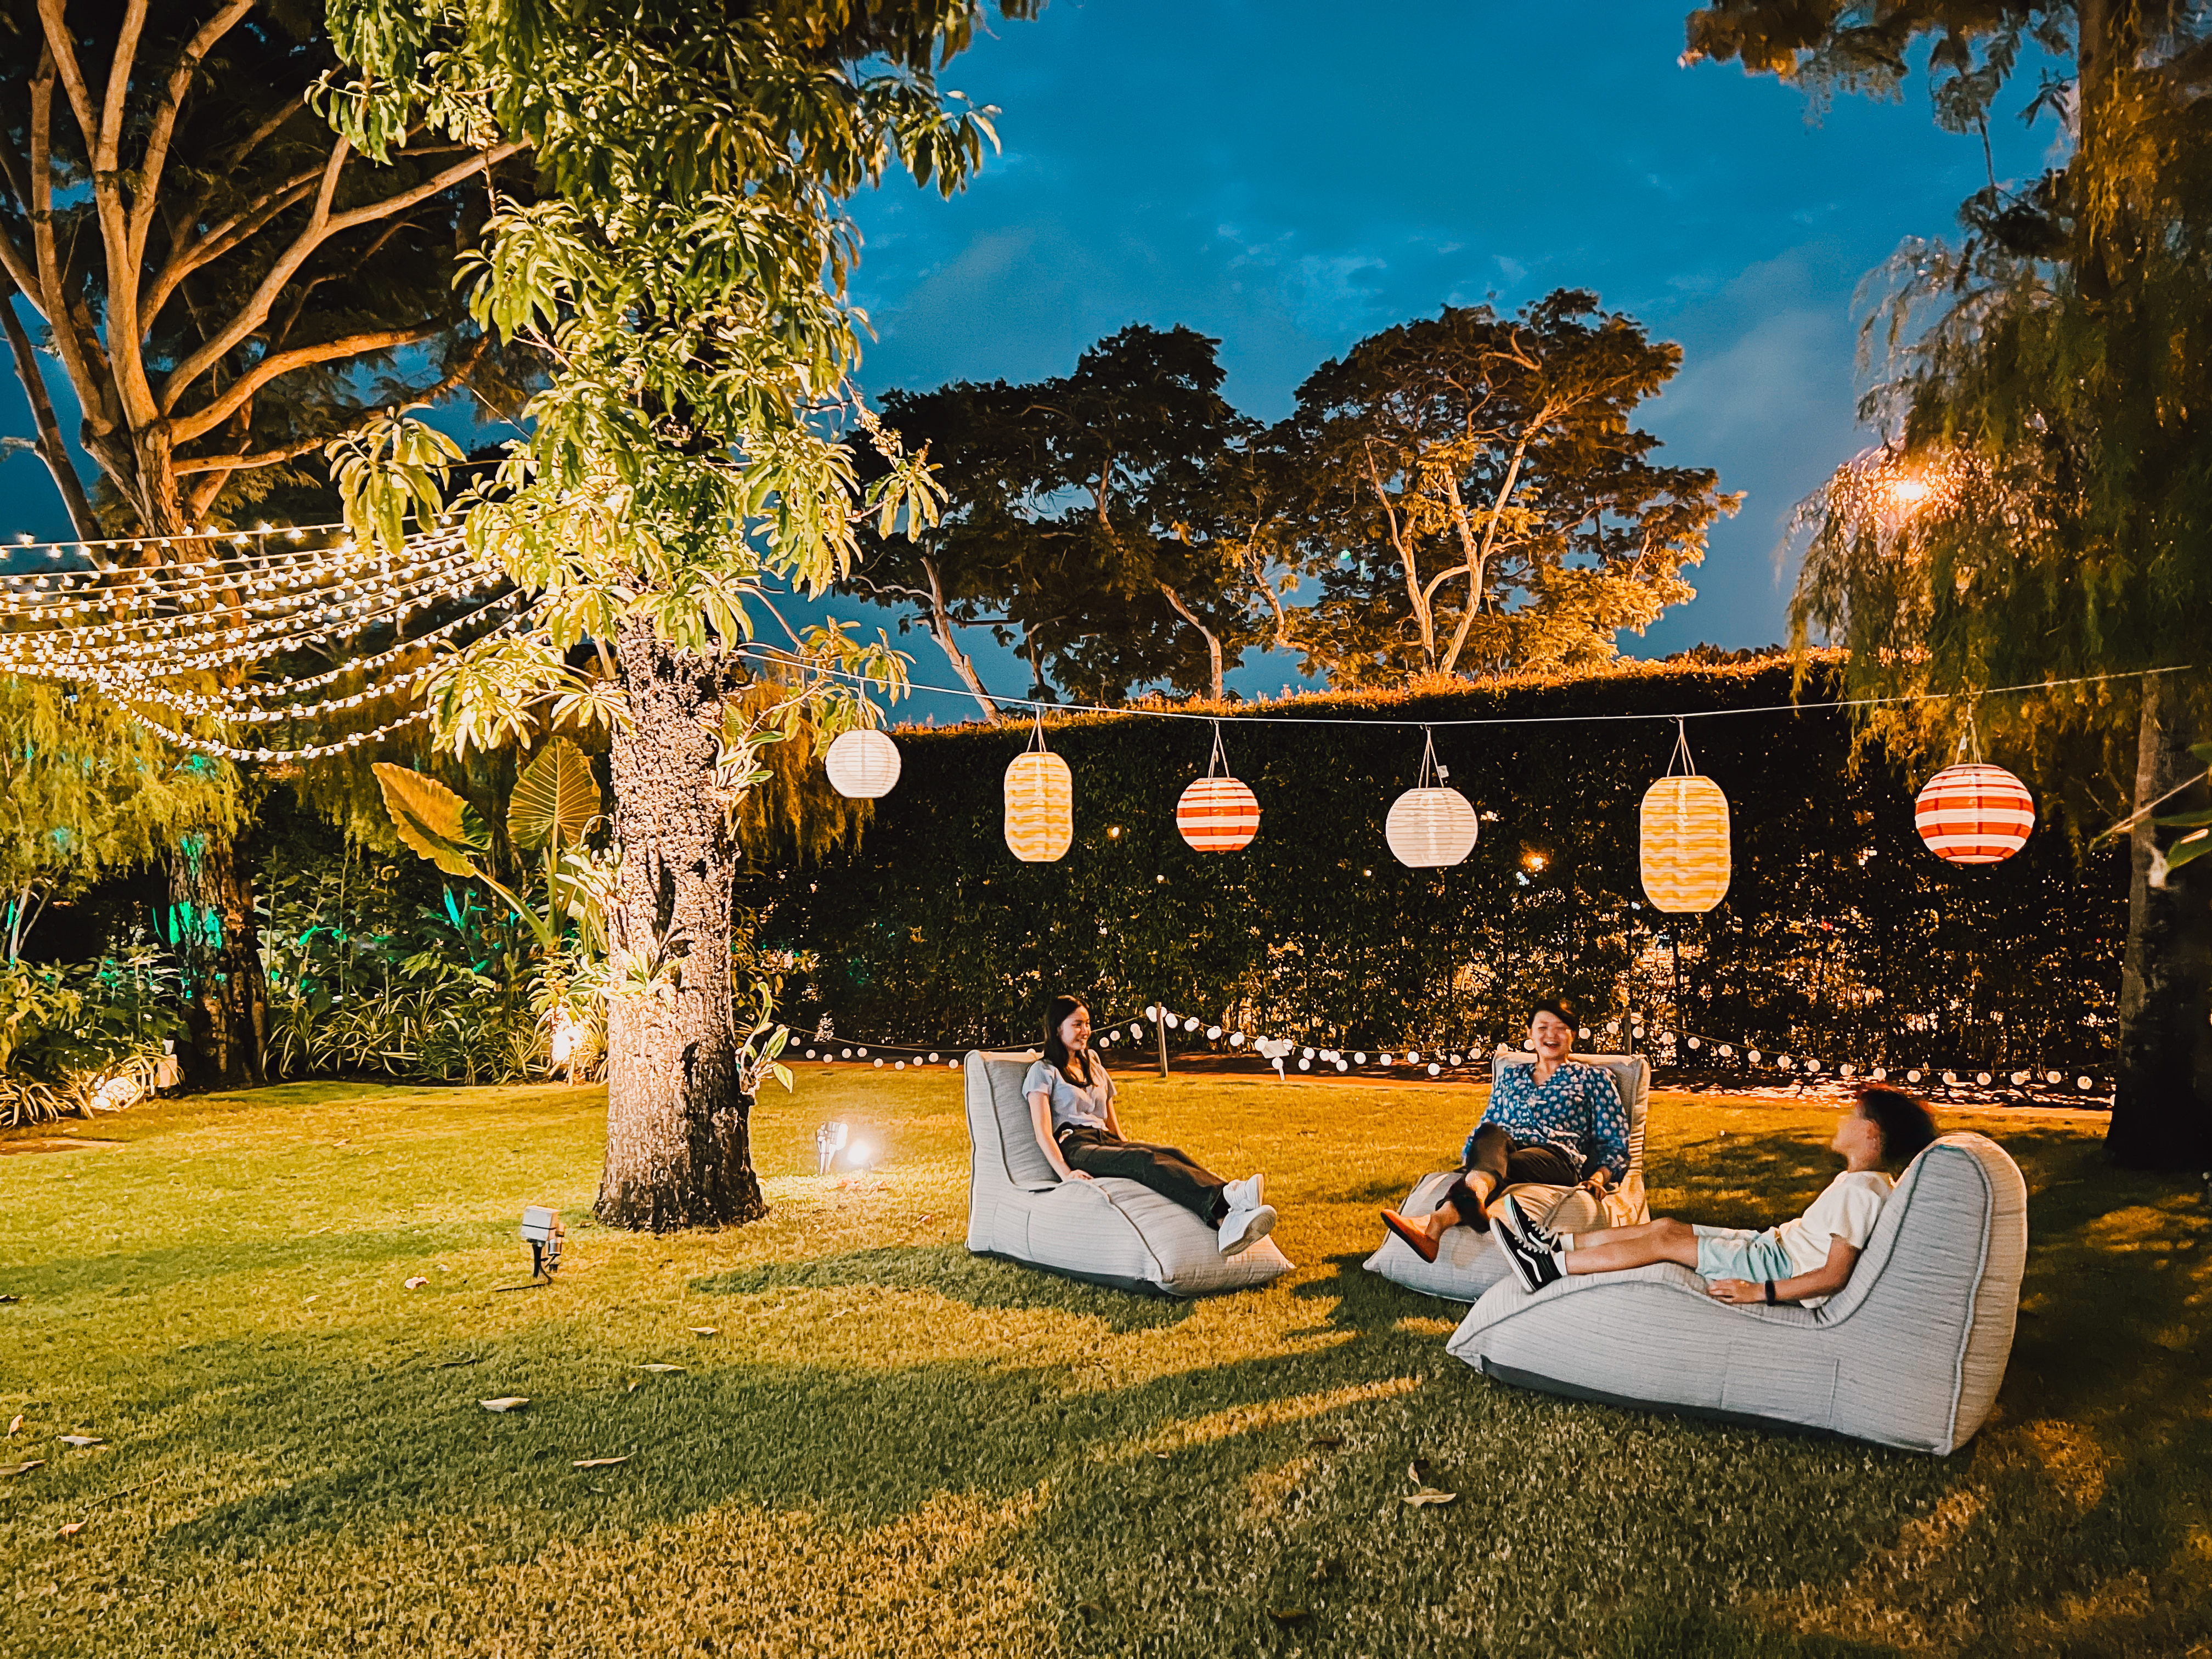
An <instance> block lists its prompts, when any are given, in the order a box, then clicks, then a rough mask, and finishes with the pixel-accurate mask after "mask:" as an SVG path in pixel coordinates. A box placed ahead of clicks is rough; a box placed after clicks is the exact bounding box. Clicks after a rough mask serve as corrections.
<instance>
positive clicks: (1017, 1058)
mask: <svg viewBox="0 0 2212 1659" xmlns="http://www.w3.org/2000/svg"><path fill="white" fill-rule="evenodd" d="M1035 1059H1036V1054H1035V1053H1034V1052H1031V1053H1029V1054H969V1056H968V1058H967V1060H966V1061H965V1062H964V1063H963V1066H962V1067H961V1070H962V1073H963V1075H964V1076H965V1077H966V1079H967V1085H968V1143H969V1158H968V1248H969V1249H971V1250H973V1251H975V1253H976V1254H977V1255H998V1256H1004V1257H1006V1259H1007V1260H1008V1261H1024V1262H1027V1263H1029V1264H1030V1265H1031V1266H1033V1267H1049V1268H1051V1269H1052V1270H1053V1271H1054V1272H1055V1273H1067V1274H1070V1275H1072V1276H1073V1277H1074V1278H1077V1279H1089V1280H1091V1282H1092V1283H1094V1284H1098V1285H1113V1286H1115V1288H1116V1289H1119V1290H1125V1291H1155V1292H1157V1291H1165V1292H1166V1293H1167V1294H1168V1295H1170V1296H1208V1295H1211V1294H1212V1293H1214V1292H1216V1291H1241V1290H1243V1289H1245V1288H1246V1287H1248V1286H1249V1285H1265V1284H1267V1283H1269V1282H1270V1281H1272V1280H1273V1279H1279V1278H1281V1277H1282V1276H1283V1275H1284V1274H1285V1273H1288V1272H1290V1270H1291V1264H1290V1262H1289V1261H1287V1260H1285V1257H1284V1255H1283V1253H1282V1252H1281V1251H1280V1250H1279V1249H1276V1248H1275V1241H1274V1240H1273V1239H1272V1238H1263V1239H1261V1241H1260V1242H1259V1243H1257V1244H1255V1245H1253V1246H1252V1247H1251V1248H1250V1249H1247V1250H1245V1251H1243V1253H1241V1254H1240V1255H1222V1254H1221V1251H1220V1249H1219V1243H1218V1235H1216V1233H1215V1232H1214V1231H1213V1229H1212V1228H1211V1227H1209V1226H1207V1225H1206V1224H1205V1223H1204V1222H1203V1221H1200V1219H1199V1218H1197V1217H1196V1216H1194V1215H1193V1214H1192V1213H1191V1212H1189V1211H1188V1210H1186V1209H1184V1208H1183V1206H1182V1205H1180V1204H1177V1203H1175V1202H1173V1201H1172V1200H1168V1199H1164V1198H1162V1197H1161V1196H1160V1195H1159V1194H1158V1193H1156V1192H1154V1191H1152V1188H1149V1187H1140V1186H1139V1185H1138V1184H1137V1183H1136V1182H1133V1181H1123V1180H1121V1179H1120V1178H1118V1177H1109V1178H1108V1179H1106V1180H1103V1181H1067V1182H1063V1181H1062V1180H1060V1177H1059V1176H1056V1175H1054V1173H1053V1169H1052V1165H1051V1164H1049V1163H1048V1162H1047V1161H1046V1160H1045V1155H1044V1151H1043V1149H1042V1147H1040V1146H1038V1145H1037V1144H1036V1130H1035V1129H1034V1128H1032V1127H1030V1103H1029V1102H1028V1101H1027V1100H1025V1099H1024V1098H1023V1097H1022V1078H1023V1076H1024V1074H1025V1073H1027V1072H1028V1071H1029V1068H1030V1061H1031V1060H1035Z"/></svg>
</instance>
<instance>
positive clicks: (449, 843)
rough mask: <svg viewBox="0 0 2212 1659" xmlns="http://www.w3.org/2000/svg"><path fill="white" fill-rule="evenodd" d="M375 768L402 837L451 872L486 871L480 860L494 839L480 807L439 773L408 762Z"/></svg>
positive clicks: (379, 764)
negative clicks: (487, 831)
mask: <svg viewBox="0 0 2212 1659" xmlns="http://www.w3.org/2000/svg"><path fill="white" fill-rule="evenodd" d="M374 770H375V772H376V781H377V784H378V786H379V787H381V788H382V790H383V791H384V810H385V811H387V812H389V813H391V814H392V827H393V828H394V829H398V831H399V839H400V840H402V841H404V842H406V843H407V844H408V846H410V847H411V848H414V849H415V851H416V852H417V853H420V854H422V856H423V857H424V858H426V859H428V860H430V862H431V863H433V864H435V865H436V866H438V867H439V868H440V869H441V870H443V871H444V872H446V873H447V875H449V876H481V875H482V874H483V872H482V871H480V870H478V869H477V866H476V859H477V855H478V854H482V853H483V852H485V851H486V850H487V849H488V848H489V847H490V845H491V842H490V838H489V836H486V835H485V834H484V828H483V820H482V819H481V818H479V817H477V814H476V809H475V808H473V807H471V805H469V804H468V803H467V802H466V801H465V800H463V799H461V798H460V797H459V795H457V794H455V793H453V791H452V790H450V789H448V788H447V787H446V786H445V785H444V784H442V783H440V782H439V781H437V780H436V779H435V778H426V777H424V776H423V775H422V774H421V773H420V772H416V771H412V770H410V769H408V768H406V767H404V766H398V765H395V764H393V763H392V762H390V761H379V762H377V763H376V766H375V769H374Z"/></svg>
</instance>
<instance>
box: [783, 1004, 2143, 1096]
mask: <svg viewBox="0 0 2212 1659" xmlns="http://www.w3.org/2000/svg"><path fill="white" fill-rule="evenodd" d="M1148 1025H1149V1026H1151V1027H1152V1030H1151V1031H1149V1032H1148V1031H1147V1030H1146V1027H1147V1026H1148ZM1163 1027H1164V1029H1165V1030H1166V1032H1167V1033H1168V1034H1170V1035H1171V1036H1172V1035H1178V1034H1179V1035H1180V1036H1182V1037H1183V1038H1185V1039H1187V1040H1188V1039H1194V1038H1196V1037H1197V1036H1198V1035H1199V1034H1200V1032H1201V1031H1202V1032H1203V1033H1204V1036H1205V1040H1206V1042H1207V1043H1208V1044H1209V1045H1210V1046H1211V1047H1212V1048H1213V1049H1214V1051H1215V1052H1217V1053H1218V1052H1221V1051H1223V1050H1225V1051H1226V1052H1227V1053H1229V1054H1232V1055H1233V1054H1238V1053H1240V1052H1243V1051H1245V1050H1248V1049H1249V1052H1250V1053H1252V1054H1254V1055H1255V1056H1256V1057H1257V1058H1258V1059H1260V1060H1261V1061H1262V1062H1264V1063H1265V1064H1267V1066H1270V1067H1271V1068H1272V1069H1273V1071H1274V1073H1275V1074H1276V1076H1277V1077H1279V1078H1281V1079H1285V1080H1287V1079H1288V1078H1289V1076H1290V1073H1291V1071H1292V1070H1293V1069H1295V1070H1297V1071H1299V1072H1302V1073H1312V1072H1315V1071H1319V1072H1321V1073H1323V1074H1325V1075H1326V1074H1328V1073H1352V1072H1353V1071H1355V1070H1356V1071H1360V1072H1362V1073H1365V1072H1367V1070H1368V1068H1369V1067H1370V1063H1371V1065H1372V1066H1373V1068H1374V1069H1375V1070H1376V1071H1378V1072H1380V1073H1383V1074H1384V1075H1386V1076H1389V1077H1409V1078H1411V1079H1413V1080H1415V1081H1420V1080H1425V1079H1432V1080H1437V1081H1441V1082H1462V1081H1465V1080H1467V1076H1466V1074H1467V1073H1468V1072H1470V1071H1473V1070H1476V1069H1478V1068H1479V1072H1480V1075H1482V1076H1487V1075H1488V1073H1489V1068H1490V1064H1491V1057H1492V1054H1493V1053H1494V1052H1495V1051H1496V1047H1497V1045H1487V1044H1484V1043H1475V1044H1473V1045H1466V1046H1462V1047H1461V1048H1452V1047H1450V1046H1449V1045H1447V1046H1446V1047H1444V1048H1427V1049H1424V1048H1419V1047H1409V1048H1389V1049H1382V1050H1372V1051H1370V1050H1368V1049H1364V1048H1363V1049H1343V1048H1327V1047H1323V1046H1320V1045H1317V1044H1313V1043H1305V1042H1292V1041H1291V1040H1290V1039H1288V1038H1283V1037H1267V1036H1252V1035H1250V1034H1249V1033H1247V1032H1244V1031H1242V1030H1236V1029H1234V1028H1232V1027H1226V1026H1223V1025H1221V1024H1208V1023H1207V1022H1206V1021H1204V1020H1202V1019H1200V1018H1199V1017H1198V1016H1196V1015H1185V1014H1178V1013H1176V1012H1174V1011H1172V1010H1170V1009H1164V1008H1162V1007H1160V1006H1158V1005H1157V1004H1153V1005H1150V1006H1146V1009H1145V1011H1144V1012H1143V1013H1142V1015H1140V1016H1139V1015H1136V1014H1130V1015H1125V1016H1123V1017H1122V1018H1118V1019H1115V1020H1113V1021H1110V1022H1109V1023H1108V1024H1104V1025H1102V1026H1097V1027H1096V1028H1094V1030H1095V1033H1096V1034H1095V1036H1094V1038H1093V1043H1094V1046H1095V1047H1097V1048H1100V1049H1103V1050H1104V1051H1105V1054H1112V1052H1113V1051H1114V1050H1115V1049H1116V1048H1119V1047H1121V1045H1122V1044H1123V1043H1125V1042H1127V1043H1131V1044H1134V1043H1139V1042H1147V1041H1153V1042H1157V1041H1158V1036H1159V1035H1160V1031H1161V1028H1163ZM1577 1036H1578V1039H1579V1040H1580V1041H1582V1042H1589V1041H1591V1040H1592V1039H1593V1038H1601V1039H1602V1040H1608V1041H1618V1040H1620V1039H1621V1038H1623V1037H1626V1038H1628V1039H1630V1040H1631V1041H1632V1042H1635V1043H1636V1044H1637V1045H1638V1048H1639V1049H1640V1050H1641V1051H1642V1052H1645V1053H1647V1054H1648V1053H1650V1050H1651V1048H1654V1047H1656V1046H1664V1047H1665V1048H1668V1049H1669V1050H1671V1055H1670V1059H1671V1063H1673V1064H1674V1065H1676V1066H1683V1067H1686V1068H1694V1069H1697V1070H1699V1071H1720V1072H1729V1071H1736V1070H1741V1072H1742V1073H1744V1074H1745V1075H1746V1077H1747V1078H1752V1077H1756V1076H1758V1075H1760V1074H1762V1073H1767V1072H1772V1073H1779V1074H1780V1075H1781V1076H1782V1077H1783V1078H1784V1079H1788V1080H1789V1081H1790V1082H1791V1083H1792V1084H1794V1085H1796V1086H1798V1087H1800V1088H1801V1089H1802V1088H1805V1087H1810V1086H1813V1085H1818V1084H1821V1083H1826V1082H1828V1081H1830V1080H1833V1081H1835V1082H1838V1083H1840V1084H1844V1085H1856V1084H1860V1083H1889V1084H1892V1085H1896V1084H1902V1085H1904V1086H1905V1087H1906V1088H1909V1089H1927V1090H1931V1091H1932V1090H1936V1089H1941V1090H1942V1091H1947V1092H1948V1091H1950V1090H1953V1089H1964V1088H1968V1087H1978V1088H1984V1089H1987V1088H1990V1087H1992V1086H1997V1085H2000V1084H2002V1085H2009V1086H2010V1087H2012V1088H2013V1089H2015V1090H2019V1091H2042V1090H2048V1091H2052V1092H2055V1093H2059V1094H2066V1095H2071V1096H2087V1095H2094V1094H2096V1093H2097V1092H2098V1090H2099V1086H2100V1085H2099V1079H2096V1078H2093V1077H2090V1076H2088V1075H2087V1074H2084V1073H2075V1074H2073V1075H2072V1077H2071V1085H2072V1086H2071V1088H2070V1089H2069V1087H2068V1084H2069V1074H2068V1073H2066V1072H2063V1071H2060V1070H2057V1069H2053V1068H2051V1067H2049V1066H2044V1067H2040V1068H2032V1067H2018V1066H2016V1067H2015V1068H2013V1069H2011V1070H2009V1071H2006V1072H2002V1073H2000V1072H1994V1071H1991V1070H1990V1069H1989V1068H1987V1067H1980V1068H1968V1069H1965V1070H1961V1069H1959V1068H1957V1067H1943V1066H1905V1067H1903V1068H1894V1069H1893V1068H1891V1067H1888V1066H1857V1065H1854V1064H1852V1063H1850V1062H1849V1061H1844V1062H1843V1063H1841V1064H1838V1065H1832V1066H1831V1065H1829V1064H1827V1063H1826V1062H1825V1061H1823V1060H1820V1059H1818V1058H1815V1057H1813V1056H1809V1055H1805V1054H1790V1053H1787V1052H1782V1053H1777V1052H1774V1051H1773V1050H1771V1049H1768V1048H1758V1047H1749V1046H1746V1045H1744V1044H1743V1043H1741V1042H1717V1041H1715V1040H1714V1039H1713V1038H1711V1037H1710V1036H1705V1035H1703V1034H1701V1033H1698V1032H1692V1031H1687V1030H1678V1029H1676V1028H1674V1027H1671V1026H1666V1027H1662V1026H1660V1025H1658V1024H1656V1023H1654V1024H1649V1025H1647V1023H1646V1021H1645V1019H1644V1016H1642V1015H1641V1014H1629V1015H1626V1016H1623V1017H1621V1018H1614V1019H1608V1020H1605V1021H1602V1022H1601V1024H1600V1025H1599V1026H1598V1027H1595V1028H1593V1027H1590V1026H1583V1027H1582V1028H1581V1029H1580V1030H1579V1032H1578V1033H1577ZM804 1042H805V1046H804V1048H802V1049H801V1051H800V1052H801V1053H802V1054H803V1055H804V1057H805V1059H807V1060H818V1061H820V1062H822V1063H824V1064H828V1065H836V1064H840V1063H843V1062H848V1061H849V1062H854V1063H858V1064H862V1065H866V1066H871V1067H872V1069H874V1070H877V1071H899V1072H903V1071H907V1070H909V1069H915V1070H919V1069H921V1067H923V1066H945V1067H946V1068H948V1069H950V1070H952V1071H958V1070H959V1069H960V1058H959V1055H958V1054H957V1053H953V1054H948V1053H947V1052H946V1051H947V1050H948V1049H951V1048H956V1047H958V1046H962V1045H954V1044H949V1043H939V1044H938V1045H937V1046H936V1047H934V1048H932V1047H931V1046H930V1045H928V1044H927V1043H913V1042H879V1041H876V1040H874V1039H871V1040H869V1041H867V1042H857V1041H855V1040H854V1039H852V1038H849V1037H848V1038H843V1039H840V1038H837V1037H836V1036H833V1035H832V1033H831V1030H830V1023H829V1022H827V1021H825V1022H824V1023H823V1025H821V1026H819V1027H817V1030H816V1032H815V1035H814V1036H812V1037H811V1038H808V1039H805V1040H804ZM1012 1046H1014V1047H1016V1048H1019V1047H1022V1046H1024V1045H1020V1044H1016V1045H1012ZM1028 1046H1030V1047H1034V1044H1031V1045H1028ZM1506 1046H1510V1045H1506ZM1186 1052H1188V1051H1186ZM1595 1052H1599V1053H1610V1052H1616V1051H1613V1050H1598V1051H1595ZM1103 1057H1104V1056H1103V1055H1102V1058H1103ZM1134 1057H1137V1056H1135V1055H1133V1058H1134ZM1142 1058H1143V1059H1144V1060H1145V1061H1146V1063H1147V1064H1149V1063H1150V1060H1151V1057H1150V1055H1144V1056H1142Z"/></svg>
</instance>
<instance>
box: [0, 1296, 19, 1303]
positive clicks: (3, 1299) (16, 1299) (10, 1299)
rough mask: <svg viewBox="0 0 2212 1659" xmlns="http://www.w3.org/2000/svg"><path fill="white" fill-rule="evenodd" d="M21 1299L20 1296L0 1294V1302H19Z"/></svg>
mask: <svg viewBox="0 0 2212 1659" xmlns="http://www.w3.org/2000/svg"><path fill="white" fill-rule="evenodd" d="M22 1299H23V1298H22V1297H20V1296H0V1302H21V1300H22Z"/></svg>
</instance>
